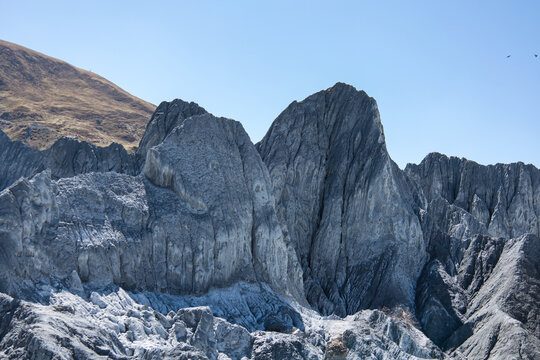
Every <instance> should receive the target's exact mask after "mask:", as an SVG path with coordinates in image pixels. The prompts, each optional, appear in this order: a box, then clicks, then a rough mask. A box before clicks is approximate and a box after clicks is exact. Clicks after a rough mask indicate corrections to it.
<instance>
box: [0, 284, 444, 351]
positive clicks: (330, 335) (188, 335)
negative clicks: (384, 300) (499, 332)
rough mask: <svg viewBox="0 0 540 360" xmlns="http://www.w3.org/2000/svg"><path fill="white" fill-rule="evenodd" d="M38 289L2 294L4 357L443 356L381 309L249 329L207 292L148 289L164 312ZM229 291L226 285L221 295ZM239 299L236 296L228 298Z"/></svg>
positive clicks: (124, 295) (118, 298)
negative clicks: (301, 325) (193, 294)
mask: <svg viewBox="0 0 540 360" xmlns="http://www.w3.org/2000/svg"><path fill="white" fill-rule="evenodd" d="M247 288H249V286H248V287H247ZM247 288H246V289H247ZM36 289H38V290H39V291H40V292H41V293H42V294H46V296H47V298H48V300H47V302H48V305H42V304H39V303H35V302H27V301H23V300H17V299H14V298H12V297H10V296H7V295H4V294H1V295H0V331H1V332H0V334H1V337H0V357H1V358H3V359H4V358H5V359H39V360H41V359H50V358H55V359H72V358H78V359H238V360H240V359H273V360H274V359H323V358H336V357H335V355H338V354H337V351H339V355H340V356H343V357H342V358H346V359H366V358H367V359H388V360H389V359H394V358H400V359H420V358H421V359H432V358H441V357H442V354H441V353H440V352H439V351H438V350H437V349H436V348H435V347H434V345H433V344H432V343H431V342H430V341H429V340H428V339H427V338H426V337H425V336H424V335H423V334H422V333H421V332H420V331H418V330H416V329H415V328H414V327H412V326H411V325H409V324H407V323H406V322H403V321H402V320H400V319H398V318H392V317H389V316H387V315H385V314H383V313H382V312H379V311H375V312H372V311H367V312H363V313H359V314H356V315H355V316H354V317H349V318H347V319H344V320H330V319H325V318H315V317H314V316H313V315H309V314H304V315H303V316H305V317H306V319H308V318H309V319H311V320H313V321H314V323H313V324H310V325H309V326H308V327H306V329H305V330H299V329H296V330H294V331H292V332H290V333H278V332H272V331H262V330H257V331H253V332H251V333H249V332H248V331H247V330H246V329H245V328H243V327H241V326H238V325H235V324H232V323H230V322H229V321H227V320H225V319H223V318H220V317H218V316H217V315H216V314H215V311H214V309H215V310H217V311H218V312H227V311H228V309H227V308H220V306H219V305H218V304H216V303H215V302H213V301H212V300H211V299H210V298H207V299H206V300H205V302H206V303H208V304H210V305H211V307H208V306H196V307H192V306H190V305H189V304H188V303H186V302H185V301H187V299H186V298H181V297H175V296H170V295H163V296H159V295H156V294H153V295H152V297H153V298H154V299H157V298H161V299H162V300H164V301H169V302H170V304H171V307H181V308H180V309H179V310H177V311H170V312H168V313H166V314H162V313H160V312H158V311H156V310H155V309H154V308H152V307H151V306H149V305H146V304H144V303H142V302H141V301H140V300H141V299H142V298H144V299H146V298H145V297H144V294H143V293H138V294H134V293H129V292H126V291H124V290H122V289H118V288H116V289H109V290H106V289H101V290H96V291H92V290H90V289H89V288H86V289H85V291H83V293H82V294H79V295H77V294H74V293H73V292H71V291H66V290H60V291H57V290H54V289H52V288H51V287H49V286H48V285H43V286H38V287H37V288H36ZM235 290H237V289H235ZM255 293H256V291H255ZM147 294H148V295H150V294H149V293H147ZM229 294H232V292H229ZM227 296H228V295H227V290H225V292H223V293H222V295H221V296H220V300H221V301H224V299H226V298H227ZM241 299H242V298H241V297H238V295H237V294H236V297H234V296H233V297H232V298H230V299H228V301H230V302H231V303H233V302H234V301H238V300H241ZM244 299H245V298H244ZM201 301H202V299H201ZM225 301H227V300H225ZM181 304H182V305H181ZM263 306H264V305H263ZM338 345H339V346H338Z"/></svg>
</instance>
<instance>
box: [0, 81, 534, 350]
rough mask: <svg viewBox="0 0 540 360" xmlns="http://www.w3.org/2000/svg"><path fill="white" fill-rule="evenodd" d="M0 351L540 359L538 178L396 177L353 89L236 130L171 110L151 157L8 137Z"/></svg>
mask: <svg viewBox="0 0 540 360" xmlns="http://www.w3.org/2000/svg"><path fill="white" fill-rule="evenodd" d="M0 189H3V190H0V357H1V358H7V359H19V358H28V359H49V358H58V359H71V358H80V359H95V358H103V359H105V358H112V359H168V358H170V359H173V358H174V359H176V358H180V359H184V358H185V359H220V360H223V359H323V358H324V359H396V358H399V359H432V358H433V359H444V358H455V359H465V358H467V359H499V358H520V359H537V358H538V354H539V353H540V307H539V306H538V304H539V303H540V262H539V261H540V258H539V257H538V254H540V239H539V237H538V236H539V221H538V218H539V216H540V212H539V209H540V207H539V206H540V171H539V170H538V169H536V168H535V167H534V166H532V165H524V164H521V163H518V164H509V165H503V164H498V165H493V166H482V165H479V164H476V163H474V162H471V161H468V160H465V159H457V158H448V157H446V156H444V155H440V154H430V155H428V157H427V158H426V159H425V160H424V161H423V162H422V163H421V164H419V165H408V166H407V168H406V169H405V170H404V171H403V170H400V169H399V168H398V167H397V166H396V164H395V163H394V162H393V161H392V160H391V158H390V156H389V155H388V153H387V151H386V145H385V141H384V132H383V128H382V125H381V122H380V119H379V113H378V110H377V106H376V103H375V100H373V99H372V98H370V97H369V96H367V95H366V94H365V93H364V92H361V91H357V90H356V89H354V88H353V87H351V86H348V85H345V84H336V85H335V86H333V87H332V88H330V89H328V90H326V91H321V92H319V93H316V94H314V95H312V96H310V97H308V98H307V99H305V100H304V101H302V102H294V103H292V104H291V105H290V106H289V107H288V108H287V109H286V110H285V111H284V112H283V113H282V114H281V115H280V116H279V117H278V118H277V119H276V121H275V122H274V124H273V125H272V127H271V128H270V130H269V132H268V134H267V135H266V136H265V138H264V139H263V140H262V141H261V142H260V143H259V144H257V145H256V146H254V145H253V144H252V143H251V141H250V139H249V137H248V136H247V134H246V133H245V131H244V129H243V128H242V126H241V124H240V123H238V122H236V121H233V120H230V119H225V118H218V117H215V116H213V115H211V114H209V113H207V112H206V111H205V110H204V109H203V108H201V107H200V106H198V105H197V104H194V103H187V102H184V101H181V100H174V101H173V102H170V103H166V102H164V103H162V104H161V105H160V106H159V107H158V109H157V110H156V112H155V113H154V115H153V116H152V118H151V120H150V122H149V124H148V126H147V128H146V133H145V134H144V136H143V138H142V140H141V143H140V144H139V147H138V150H137V152H136V153H135V154H128V153H127V152H126V151H125V150H124V149H123V148H122V147H121V146H120V145H115V144H113V145H110V146H109V147H107V148H100V147H96V146H94V145H90V144H88V143H84V142H82V143H80V142H78V141H76V140H74V139H71V138H63V139H60V140H59V141H57V142H56V143H55V144H54V145H53V146H52V147H51V148H49V149H46V150H43V151H38V150H35V149H32V148H29V147H27V146H26V145H24V144H22V143H20V142H17V141H15V142H13V141H11V140H10V139H9V138H8V137H7V136H6V135H5V134H3V133H2V132H1V131H0Z"/></svg>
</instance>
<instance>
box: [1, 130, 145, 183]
mask: <svg viewBox="0 0 540 360" xmlns="http://www.w3.org/2000/svg"><path fill="white" fill-rule="evenodd" d="M142 161H143V157H141V156H139V155H134V154H128V153H127V152H126V150H125V149H124V148H123V147H122V145H119V144H116V143H113V144H111V145H109V146H107V147H99V146H96V145H92V144H89V143H87V142H79V141H77V140H76V139H74V138H68V137H63V138H60V139H59V140H58V141H56V142H55V143H54V144H53V145H52V146H51V147H50V148H48V149H46V150H43V151H39V150H36V149H32V148H30V147H28V146H27V145H25V144H23V143H21V142H20V141H11V140H10V139H9V137H8V136H7V135H6V134H4V133H3V132H2V130H0V190H3V189H5V188H6V187H8V186H9V185H11V184H13V183H14V182H15V181H17V180H18V179H19V178H21V177H26V178H29V177H32V176H34V175H36V174H37V173H39V172H41V171H43V170H45V169H48V170H50V172H51V176H52V178H54V179H59V178H63V177H70V176H75V175H79V174H85V173H89V172H107V171H114V172H118V173H124V174H130V175H135V174H137V173H138V169H139V168H140V166H141V163H142Z"/></svg>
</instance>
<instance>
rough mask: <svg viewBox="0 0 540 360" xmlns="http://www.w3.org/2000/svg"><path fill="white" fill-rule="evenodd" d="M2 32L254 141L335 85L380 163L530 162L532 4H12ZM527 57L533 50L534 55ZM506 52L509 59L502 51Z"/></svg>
mask: <svg viewBox="0 0 540 360" xmlns="http://www.w3.org/2000/svg"><path fill="white" fill-rule="evenodd" d="M0 10H2V11H1V12H2V21H1V22H0V38H1V39H4V40H8V41H11V42H15V43H18V44H21V45H23V46H26V47H29V48H32V49H35V50H38V51H41V52H43V53H45V54H47V55H50V56H53V57H57V58H60V59H62V60H65V61H67V62H69V63H71V64H73V65H76V66H78V67H81V68H84V69H90V70H92V71H93V72H95V73H98V74H100V75H102V76H104V77H106V78H108V79H109V80H111V81H113V82H114V83H116V84H118V85H119V86H121V87H122V88H124V89H126V90H127V91H129V92H131V93H132V94H134V95H136V96H139V97H141V98H143V99H145V100H147V101H150V102H152V103H154V104H158V103H159V102H161V101H162V100H171V99H173V98H181V99H184V100H189V101H195V102H197V103H199V104H200V105H201V106H203V107H205V108H206V109H207V110H208V111H210V112H212V113H214V114H215V115H220V116H226V117H230V118H233V119H236V120H239V121H241V122H242V124H243V125H244V127H245V128H246V130H247V131H248V133H249V134H250V136H251V138H252V140H253V142H257V141H259V140H260V139H261V138H262V137H263V136H264V134H265V133H266V130H267V129H268V127H269V126H270V124H271V122H272V121H273V120H274V119H275V117H276V116H277V115H278V114H279V113H280V112H281V111H282V110H283V109H284V108H285V107H286V106H287V105H288V104H289V103H290V102H292V101H293V100H295V99H296V100H301V99H303V98H305V97H306V96H308V95H310V94H311V93H314V92H316V91H319V90H322V89H326V88H328V87H330V86H331V85H333V84H334V83H335V82H337V81H342V82H346V83H349V84H352V85H354V86H355V87H357V88H358V89H363V90H365V91H366V92H367V93H368V94H369V95H371V96H373V97H375V98H376V99H377V102H378V104H379V110H380V112H381V117H382V121H383V125H384V128H385V134H386V141H387V145H388V149H389V152H390V155H391V156H392V158H393V159H394V160H395V161H396V162H397V163H398V164H399V165H400V166H401V167H403V166H404V165H405V164H406V163H407V162H419V161H421V160H422V158H423V157H424V156H425V155H426V154H427V153H429V152H432V151H438V152H442V153H445V154H447V155H456V156H461V157H466V158H469V159H471V160H475V161H477V162H480V163H483V164H489V163H496V162H514V161H523V162H525V163H533V164H535V165H536V166H539V165H540V142H539V137H540V136H539V135H540V1H538V0H534V1H515V0H514V1H493V0H492V1H433V0H430V1H369V2H367V1H276V0H274V1H192V2H183V1H162V2H159V1H154V2H145V3H143V2H137V1H129V2H127V1H126V2H120V1H102V2H97V1H92V2H91V1H84V2H83V1H22V0H21V1H13V0H0ZM535 53H536V54H538V55H539V57H538V58H535V57H534V54H535ZM509 54H511V55H512V56H511V57H510V58H506V56H507V55H509Z"/></svg>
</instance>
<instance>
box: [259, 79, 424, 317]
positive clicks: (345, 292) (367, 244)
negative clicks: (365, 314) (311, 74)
mask: <svg viewBox="0 0 540 360" xmlns="http://www.w3.org/2000/svg"><path fill="white" fill-rule="evenodd" d="M257 148H258V150H259V152H260V153H261V157H262V159H263V161H264V162H265V163H266V165H267V166H268V170H269V172H270V176H271V178H272V183H273V186H274V197H275V199H276V201H277V204H276V207H277V209H278V215H279V217H280V220H281V221H282V223H283V226H284V228H285V229H287V231H288V235H289V237H290V238H291V240H292V242H293V244H294V245H295V249H296V252H297V255H298V258H299V260H300V263H301V264H302V267H303V269H304V286H305V290H306V294H307V296H308V300H309V301H310V303H311V304H312V305H314V306H315V307H316V308H318V309H319V310H321V311H322V312H323V313H337V314H340V315H345V314H350V313H354V312H356V311H358V310H359V309H362V308H367V307H372V306H378V305H382V304H387V305H392V304H393V303H394V302H396V301H398V299H399V302H402V303H403V302H405V303H407V304H409V305H410V306H412V304H413V301H414V300H413V298H414V295H413V294H414V283H415V279H416V277H417V275H418V273H419V271H420V269H421V267H422V264H421V263H422V262H421V261H417V260H418V259H422V257H424V256H425V249H424V244H423V241H422V231H421V229H420V225H419V222H418V219H417V218H416V216H415V214H414V212H413V209H412V207H411V205H410V204H411V201H410V199H412V197H411V194H410V192H409V190H408V187H407V185H406V184H405V179H404V177H403V175H402V174H401V172H400V171H399V169H398V168H397V166H396V165H395V164H394V163H393V162H392V161H391V159H390V157H389V156H388V153H387V151H386V146H385V142H384V132H383V128H382V125H381V121H380V116H379V112H378V109H377V104H376V102H375V100H374V99H372V98H371V97H369V96H368V95H367V94H366V93H365V92H363V91H357V90H356V89H355V88H354V87H352V86H349V85H346V84H342V83H338V84H336V85H335V86H333V87H332V88H330V89H328V90H326V91H321V92H318V93H316V94H314V95H311V96H309V97H308V98H306V99H305V100H303V101H301V102H294V103H292V104H291V105H289V107H288V108H287V109H286V110H285V111H283V112H282V113H281V114H280V115H279V117H278V118H277V119H276V121H275V122H274V123H273V124H272V126H271V128H270V130H269V131H268V133H267V134H266V136H265V137H264V138H263V140H262V141H261V142H260V143H259V144H257ZM398 219H399V220H398ZM411 252H413V253H414V254H415V255H414V258H415V259H414V260H413V259H412V258H409V256H411V254H412V253H411ZM358 254H363V256H361V257H359V256H358ZM414 263H416V264H414ZM413 264H414V265H413ZM329 269H331V270H329ZM383 273H384V274H387V275H382V274H383ZM405 279H407V280H405Z"/></svg>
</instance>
